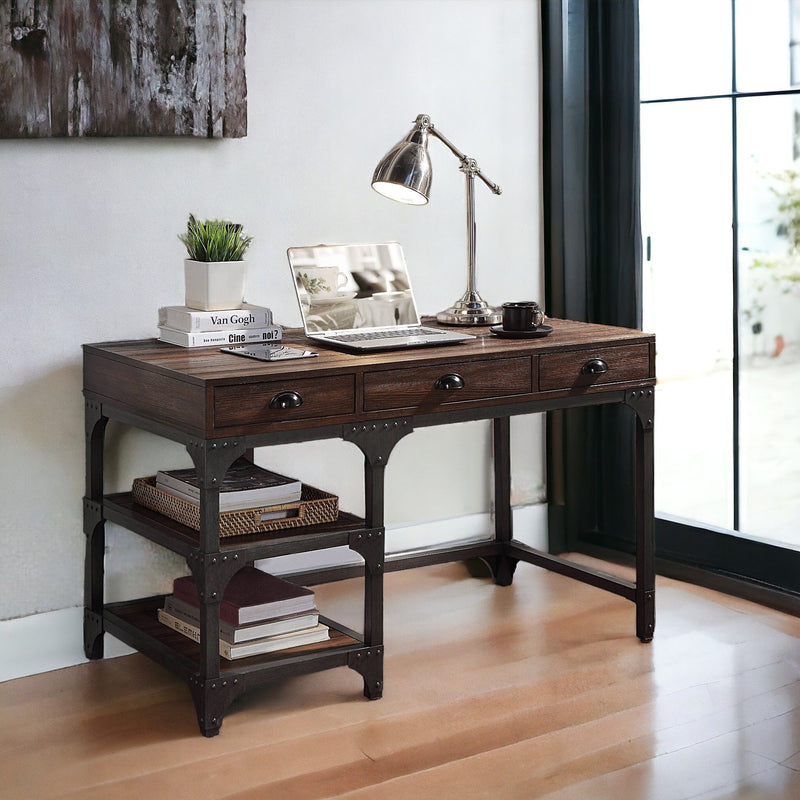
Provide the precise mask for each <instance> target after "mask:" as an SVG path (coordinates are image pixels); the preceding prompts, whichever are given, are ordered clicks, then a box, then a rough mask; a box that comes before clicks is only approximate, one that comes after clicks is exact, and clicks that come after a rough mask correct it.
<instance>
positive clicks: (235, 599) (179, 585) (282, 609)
mask: <svg viewBox="0 0 800 800" xmlns="http://www.w3.org/2000/svg"><path fill="white" fill-rule="evenodd" d="M172 592H173V594H174V595H175V597H177V598H178V599H180V600H184V601H185V602H187V603H191V604H192V605H193V606H195V607H196V608H199V606H200V598H199V597H198V594H197V587H196V586H195V583H194V578H192V576H191V575H187V576H185V577H183V578H176V579H175V580H174V581H173V583H172ZM314 608H315V605H314V592H313V591H312V590H311V589H306V588H305V587H304V586H297V585H296V584H294V583H290V582H289V581H285V580H283V579H282V578H278V577H276V576H275V575H270V574H269V573H268V572H263V571H262V570H260V569H256V568H255V567H251V566H247V567H243V568H242V569H240V570H239V571H238V572H237V573H236V574H235V575H234V576H233V577H232V578H231V579H230V581H229V582H228V585H227V587H226V588H225V593H224V595H223V597H222V601H221V602H220V605H219V616H220V619H223V620H225V622H229V623H230V624H231V625H246V624H248V623H251V622H259V621H261V620H265V619H272V618H273V617H283V616H286V615H287V614H298V613H300V612H302V611H311V610H313V609H314Z"/></svg>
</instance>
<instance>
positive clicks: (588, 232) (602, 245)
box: [541, 0, 642, 552]
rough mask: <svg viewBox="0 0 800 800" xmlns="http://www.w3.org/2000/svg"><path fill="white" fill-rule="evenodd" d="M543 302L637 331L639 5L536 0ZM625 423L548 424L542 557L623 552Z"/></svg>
mask: <svg viewBox="0 0 800 800" xmlns="http://www.w3.org/2000/svg"><path fill="white" fill-rule="evenodd" d="M541 9H542V61H543V69H542V72H543V74H542V87H543V108H542V112H543V131H544V137H543V156H544V158H543V188H544V198H543V200H544V203H543V206H544V251H545V303H546V309H547V312H548V314H549V315H550V316H553V317H562V318H568V319H575V320H582V321H586V322H597V323H604V324H609V325H621V326H624V327H630V328H639V327H640V326H641V267H642V263H641V262H642V253H641V250H642V248H641V230H640V221H639V33H638V28H639V23H638V2H637V0H614V1H613V2H609V0H541ZM634 424H635V423H634V418H633V414H632V412H631V411H630V409H628V408H625V407H621V406H617V405H614V406H610V407H601V408H592V409H572V410H569V411H565V412H555V413H552V414H550V415H549V418H548V437H547V438H548V485H549V491H550V497H549V503H550V532H551V533H550V548H551V550H552V551H553V552H560V551H564V550H568V549H581V547H582V545H583V544H585V543H594V544H600V545H604V546H611V547H615V548H618V549H625V550H630V549H632V546H633V525H634V521H633V515H632V512H631V508H632V505H633V504H632V502H631V496H632V493H633V442H634V435H635V428H634Z"/></svg>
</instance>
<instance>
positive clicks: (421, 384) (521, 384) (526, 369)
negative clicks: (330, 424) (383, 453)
mask: <svg viewBox="0 0 800 800" xmlns="http://www.w3.org/2000/svg"><path fill="white" fill-rule="evenodd" d="M531 370H532V367H531V359H530V358H528V357H524V358H504V359H500V360H497V361H465V362H461V363H453V364H447V365H441V366H432V367H416V368H411V369H390V370H385V371H382V372H372V373H368V374H366V375H365V376H364V410H365V411H386V410H388V409H393V408H397V409H400V408H431V407H435V406H440V405H444V404H447V403H463V402H468V401H470V400H484V399H488V398H496V397H506V396H511V395H518V394H528V393H530V392H531V389H532V371H531Z"/></svg>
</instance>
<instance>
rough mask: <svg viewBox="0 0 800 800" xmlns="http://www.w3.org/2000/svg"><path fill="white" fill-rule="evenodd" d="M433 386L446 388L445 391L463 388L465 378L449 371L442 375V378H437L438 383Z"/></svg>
mask: <svg viewBox="0 0 800 800" xmlns="http://www.w3.org/2000/svg"><path fill="white" fill-rule="evenodd" d="M433 388H434V389H444V390H445V391H453V390H455V389H463V388H464V379H463V378H462V377H461V376H460V375H458V374H457V373H455V372H449V373H448V374H447V375H442V377H441V378H437V380H436V383H434V384H433Z"/></svg>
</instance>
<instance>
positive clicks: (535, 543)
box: [0, 505, 547, 682]
mask: <svg viewBox="0 0 800 800" xmlns="http://www.w3.org/2000/svg"><path fill="white" fill-rule="evenodd" d="M492 525H493V522H492V519H491V517H490V515H489V514H472V515H469V516H466V517H459V518H457V519H446V520H439V521H435V522H426V523H422V524H419V525H408V526H404V527H397V528H388V529H387V532H386V541H387V549H388V550H390V551H391V552H403V551H406V550H416V549H418V548H420V547H425V546H429V545H433V544H445V543H447V542H452V541H464V540H467V541H469V540H476V541H480V540H481V539H486V538H489V537H491V535H492ZM514 532H515V534H514V535H515V538H516V539H519V540H520V541H522V542H525V543H526V544H529V545H530V546H531V547H536V548H539V549H542V550H546V548H547V507H546V506H545V505H535V506H522V507H519V508H515V509H514ZM351 562H353V563H358V562H360V558H358V557H357V556H354V554H353V552H352V551H351V550H349V548H346V547H343V548H338V547H337V548H332V549H329V550H318V551H315V552H312V553H299V554H297V555H292V556H283V557H281V558H274V559H273V558H265V559H261V560H260V561H258V562H257V563H258V566H260V567H261V568H262V569H267V570H268V571H272V572H275V573H276V574H281V573H287V572H296V571H300V570H304V569H313V568H315V567H323V566H339V565H342V564H347V563H351ZM133 652H135V651H134V650H133V649H132V648H130V647H128V646H127V645H126V644H123V643H122V642H120V641H119V639H115V638H114V637H113V636H111V634H106V635H105V657H106V658H115V657H117V656H124V655H128V654H130V653H133ZM0 653H2V657H0V682H3V681H9V680H13V679H14V678H22V677H25V676H26V675H36V674H38V673H40V672H50V671H51V670H56V669H64V668H65V667H72V666H75V665H76V664H83V663H86V661H87V659H86V657H85V656H84V654H83V607H76V608H63V609H60V610H59V611H49V612H47V613H44V614H32V615H30V616H28V617H19V618H18V619H10V620H5V621H2V622H0Z"/></svg>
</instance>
